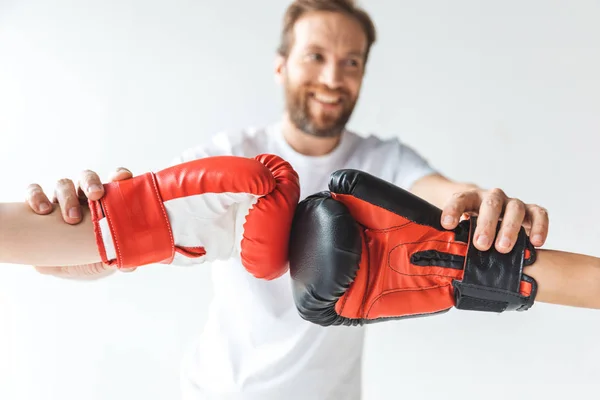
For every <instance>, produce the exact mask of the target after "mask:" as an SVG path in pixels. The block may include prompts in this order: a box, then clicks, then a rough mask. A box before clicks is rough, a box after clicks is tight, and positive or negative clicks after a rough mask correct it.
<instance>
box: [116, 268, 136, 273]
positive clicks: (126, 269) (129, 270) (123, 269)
mask: <svg viewBox="0 0 600 400" xmlns="http://www.w3.org/2000/svg"><path fill="white" fill-rule="evenodd" d="M136 269H137V268H121V269H119V271H121V272H133V271H135V270H136Z"/></svg>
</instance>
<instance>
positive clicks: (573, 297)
mask: <svg viewBox="0 0 600 400" xmlns="http://www.w3.org/2000/svg"><path fill="white" fill-rule="evenodd" d="M523 272H524V273H525V274H527V275H529V276H531V277H532V278H534V279H535V280H536V281H537V283H538V294H537V297H536V302H542V303H551V304H560V305H565V306H572V307H582V308H595V309H599V308H600V258H596V257H591V256H586V255H583V254H576V253H569V252H565V251H556V250H543V249H538V250H537V261H536V262H535V263H533V265H530V266H528V267H525V268H524V270H523Z"/></svg>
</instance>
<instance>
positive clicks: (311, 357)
mask: <svg viewBox="0 0 600 400" xmlns="http://www.w3.org/2000/svg"><path fill="white" fill-rule="evenodd" d="M262 153H270V154H276V155H279V156H280V157H282V158H284V159H285V160H287V161H288V162H289V163H290V164H291V165H292V166H293V167H294V169H295V170H296V171H297V172H298V174H299V176H300V187H301V199H303V198H305V197H307V196H308V195H310V194H313V193H316V192H319V191H322V190H327V184H328V180H329V175H330V174H331V173H332V172H333V171H335V170H337V169H342V168H355V169H360V170H363V171H366V172H368V173H371V174H373V175H376V176H378V177H380V178H382V179H385V180H387V181H389V182H392V183H394V184H396V185H398V186H400V187H403V188H407V189H408V188H409V187H410V186H411V185H412V183H413V182H414V181H415V180H417V179H419V178H421V177H423V176H424V175H427V174H430V173H433V172H434V170H433V169H432V168H431V167H430V166H429V165H428V163H427V162H426V161H425V160H424V159H423V158H422V157H420V156H419V155H418V154H417V153H416V152H415V151H414V150H412V149H411V148H409V147H407V146H405V145H403V144H402V143H401V142H400V141H399V140H398V139H395V138H394V139H388V140H382V139H379V138H377V137H375V136H369V137H361V136H359V135H357V134H355V133H353V132H350V131H345V132H344V133H343V135H342V139H341V142H340V144H339V146H338V147H337V148H336V149H335V150H334V151H333V152H331V153H329V154H327V155H325V156H320V157H310V156H304V155H302V154H299V153H297V152H296V151H294V150H293V149H292V148H291V147H290V146H289V144H288V143H287V142H286V141H285V139H284V138H283V134H282V132H281V129H280V124H273V125H270V126H268V127H266V128H264V129H247V130H244V131H240V132H236V133H234V134H231V133H221V134H218V135H216V136H215V137H214V138H213V140H212V141H211V142H210V143H208V145H204V146H201V147H196V148H192V149H189V150H187V151H185V152H184V153H183V154H182V155H181V157H179V158H178V159H177V160H176V161H175V162H176V163H181V162H186V161H191V160H194V159H198V158H202V157H207V156H216V155H235V156H243V157H254V156H256V155H258V154H262ZM210 268H211V273H212V278H213V285H214V298H213V300H212V302H211V304H210V310H209V317H208V322H207V324H206V327H205V330H204V332H203V333H202V335H201V336H200V338H199V340H198V341H197V343H195V345H194V349H193V351H192V352H191V353H190V354H188V355H187V356H186V357H185V358H184V361H183V364H182V377H181V385H182V396H183V397H182V398H183V399H184V400H205V399H206V400H208V399H211V400H212V399H219V400H224V399H228V400H229V399H236V400H238V399H243V400H283V399H285V400H309V399H310V400H334V399H335V400H339V399H344V400H358V399H360V397H361V390H362V389H361V375H362V374H361V364H362V351H363V339H364V327H346V326H343V327H339V326H335V327H327V328H325V327H321V326H318V325H315V324H311V323H309V322H306V321H304V320H303V319H302V318H300V316H299V315H298V312H297V310H296V307H295V305H294V302H293V298H292V294H291V282H290V277H289V274H285V275H284V276H282V277H280V278H278V279H276V280H272V281H264V280H259V279H256V278H254V277H253V276H252V275H250V274H249V273H248V272H246V270H245V269H244V268H243V266H242V265H241V263H240V262H239V261H238V260H230V261H228V262H215V263H213V264H212V265H211V266H210Z"/></svg>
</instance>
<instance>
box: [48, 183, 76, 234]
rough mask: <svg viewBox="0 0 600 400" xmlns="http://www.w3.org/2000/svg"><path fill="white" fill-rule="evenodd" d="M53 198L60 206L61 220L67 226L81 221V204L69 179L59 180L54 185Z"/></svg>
mask: <svg viewBox="0 0 600 400" xmlns="http://www.w3.org/2000/svg"><path fill="white" fill-rule="evenodd" d="M54 196H55V197H56V200H57V201H58V204H59V205H60V211H61V214H62V216H63V219H64V221H65V222H66V223H68V224H77V223H79V222H80V221H81V204H79V198H78V197H77V192H76V190H75V184H74V183H73V181H72V180H70V179H60V180H59V181H58V182H57V183H56V189H55V191H54Z"/></svg>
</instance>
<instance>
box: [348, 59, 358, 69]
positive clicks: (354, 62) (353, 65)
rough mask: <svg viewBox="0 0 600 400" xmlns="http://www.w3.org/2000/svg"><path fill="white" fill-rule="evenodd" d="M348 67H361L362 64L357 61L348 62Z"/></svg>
mask: <svg viewBox="0 0 600 400" xmlns="http://www.w3.org/2000/svg"><path fill="white" fill-rule="evenodd" d="M346 65H348V66H349V67H354V68H355V67H358V66H359V65H360V63H359V62H358V61H357V60H348V61H346Z"/></svg>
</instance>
